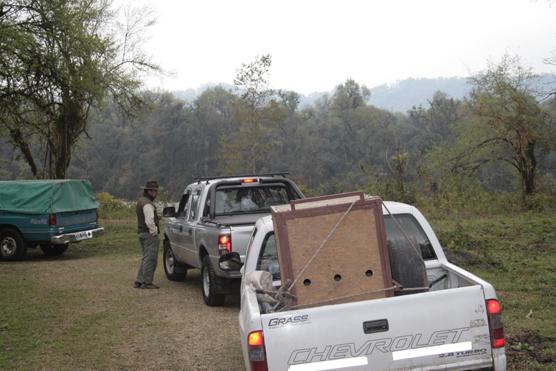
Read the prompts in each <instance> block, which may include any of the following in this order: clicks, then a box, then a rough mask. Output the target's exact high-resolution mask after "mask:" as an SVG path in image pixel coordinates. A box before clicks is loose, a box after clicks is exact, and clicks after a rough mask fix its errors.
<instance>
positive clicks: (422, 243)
mask: <svg viewBox="0 0 556 371" xmlns="http://www.w3.org/2000/svg"><path fill="white" fill-rule="evenodd" d="M394 218H395V219H396V221H397V222H398V224H399V225H400V227H401V229H402V230H403V232H405V235H406V236H407V238H409V239H410V240H411V241H412V242H413V243H414V244H415V245H417V246H418V247H419V249H420V250H421V256H422V257H423V259H424V260H431V259H436V254H435V253H434V249H433V248H432V245H431V242H430V241H429V239H428V238H427V235H426V234H425V231H423V229H422V228H421V225H420V224H419V222H418V221H417V220H415V218H414V217H413V215H411V214H396V215H394ZM384 227H385V228H386V238H387V239H388V240H398V239H403V240H405V238H406V236H404V233H402V231H401V230H400V227H398V226H397V225H396V223H395V221H394V220H393V219H392V216H391V215H384Z"/></svg>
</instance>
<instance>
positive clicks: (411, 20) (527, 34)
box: [121, 0, 556, 94]
mask: <svg viewBox="0 0 556 371" xmlns="http://www.w3.org/2000/svg"><path fill="white" fill-rule="evenodd" d="M121 1H124V0H121ZM135 3H137V2H135ZM143 3H146V4H148V5H149V6H150V7H151V8H152V9H153V10H154V12H155V15H156V17H157V19H158V22H157V24H156V25H155V26H154V27H152V28H151V29H150V31H149V33H150V35H151V38H150V40H149V41H148V42H147V43H146V44H145V50H146V51H147V53H149V54H150V55H152V57H153V59H154V61H155V62H157V63H158V64H159V65H161V67H162V68H163V69H165V70H166V71H168V72H170V73H172V75H170V76H167V77H155V78H151V79H150V80H149V82H148V86H149V87H150V88H155V87H160V88H163V89H167V90H183V89H188V88H194V89H195V88H198V87H200V86H201V85H203V84H207V83H220V82H225V83H230V84H231V83H232V82H233V78H234V76H235V74H236V72H237V70H238V69H239V68H240V67H241V64H242V63H248V62H251V61H253V60H254V58H255V56H257V55H261V54H270V55H271V56H272V62H273V63H272V68H271V80H270V81H271V86H272V87H273V88H282V89H291V90H295V91H297V92H299V93H304V94H307V93H311V92H314V91H328V90H331V89H332V88H334V86H336V85H337V84H339V83H341V82H343V81H345V80H346V79H347V78H353V79H355V80H356V81H357V82H359V83H362V84H366V85H367V86H369V87H373V86H376V85H380V84H383V83H389V82H395V81H396V80H401V79H405V78H408V77H414V78H419V77H451V76H469V75H470V74H472V73H475V72H477V71H480V70H483V69H485V68H486V66H487V62H488V61H489V60H490V61H493V62H496V61H499V60H500V58H501V56H502V55H503V54H504V53H505V52H507V53H509V54H512V55H514V54H519V55H520V56H521V57H522V59H523V61H524V63H525V64H527V65H529V66H531V67H533V69H534V70H535V71H536V72H556V67H554V66H548V65H546V64H544V63H543V59H545V58H547V57H549V56H550V55H551V53H552V52H554V51H555V50H556V1H551V0H538V1H533V0H486V1H485V0H482V1H479V0H438V1H433V0H419V1H415V0H414V1H411V0H406V1H401V0H381V1H371V0H367V1H363V0H362V1H355V0H342V1H340V0H338V1H327V0H326V1H323V0H318V1H317V0H297V1H293V0H198V1H189V0H156V1H155V0H150V1H149V0H144V1H143Z"/></svg>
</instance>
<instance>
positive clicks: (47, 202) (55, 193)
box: [0, 179, 97, 214]
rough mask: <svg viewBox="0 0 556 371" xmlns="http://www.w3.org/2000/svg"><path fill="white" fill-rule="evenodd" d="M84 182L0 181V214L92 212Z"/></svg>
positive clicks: (93, 203) (93, 201) (90, 196)
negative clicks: (10, 212)
mask: <svg viewBox="0 0 556 371" xmlns="http://www.w3.org/2000/svg"><path fill="white" fill-rule="evenodd" d="M96 208H97V201H96V198H95V194H94V193H93V189H92V187H91V183H90V182H89V181H88V180H75V179H64V180H13V181H0V210H3V211H12V212H19V213H33V214H39V213H62V212H66V211H77V210H87V209H96Z"/></svg>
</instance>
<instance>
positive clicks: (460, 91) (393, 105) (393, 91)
mask: <svg viewBox="0 0 556 371" xmlns="http://www.w3.org/2000/svg"><path fill="white" fill-rule="evenodd" d="M216 85H221V86H222V87H224V88H225V89H228V90H231V91H234V90H233V89H234V86H233V85H229V84H210V85H205V86H202V87H200V88H199V89H188V90H179V91H175V92H173V93H174V95H175V96H176V97H178V98H181V99H184V100H187V101H193V100H195V98H196V97H197V96H198V95H199V94H201V93H202V92H203V91H204V90H205V89H206V88H208V87H211V86H216ZM537 86H538V89H539V90H541V91H546V90H547V89H550V90H556V76H554V75H551V74H542V75H540V77H539V79H538V82H537ZM370 90H371V97H370V99H369V103H370V104H372V105H374V106H377V107H379V108H382V109H385V110H389V111H396V112H403V113H405V112H407V111H408V110H410V109H411V107H413V106H419V105H423V106H426V105H427V104H428V100H429V99H431V98H432V96H433V94H434V93H435V92H437V91H439V90H440V91H442V92H444V93H446V94H448V95H449V96H450V97H452V98H456V99H463V98H464V97H465V96H466V95H467V94H469V92H470V90H471V85H470V84H469V80H468V79H467V78H465V77H438V78H433V79H430V78H421V79H406V80H401V81H397V82H395V83H392V84H383V85H379V86H376V87H373V88H370ZM324 94H332V92H314V93H311V94H308V95H302V96H301V106H302V107H303V106H309V105H312V104H314V103H315V101H316V100H318V99H319V98H320V97H322V96H323V95H324Z"/></svg>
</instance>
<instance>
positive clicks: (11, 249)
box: [0, 228, 27, 260]
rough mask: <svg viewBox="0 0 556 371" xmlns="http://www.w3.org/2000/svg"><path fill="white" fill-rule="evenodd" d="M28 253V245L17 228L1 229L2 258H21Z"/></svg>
mask: <svg viewBox="0 0 556 371" xmlns="http://www.w3.org/2000/svg"><path fill="white" fill-rule="evenodd" d="M26 253H27V246H26V245H25V241H23V237H21V234H20V233H19V231H18V230H17V229H14V228H4V229H2V230H1V231H0V259H2V260H21V259H23V258H24V257H25V254H26Z"/></svg>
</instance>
